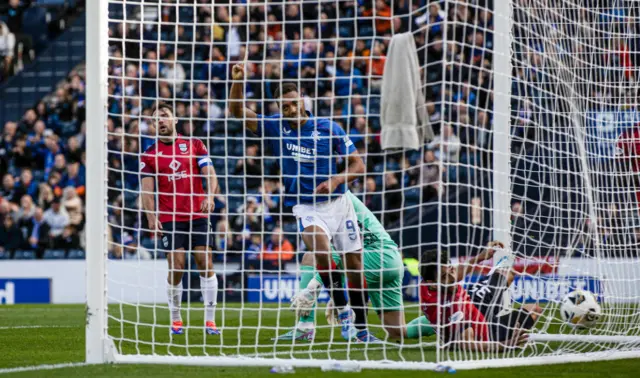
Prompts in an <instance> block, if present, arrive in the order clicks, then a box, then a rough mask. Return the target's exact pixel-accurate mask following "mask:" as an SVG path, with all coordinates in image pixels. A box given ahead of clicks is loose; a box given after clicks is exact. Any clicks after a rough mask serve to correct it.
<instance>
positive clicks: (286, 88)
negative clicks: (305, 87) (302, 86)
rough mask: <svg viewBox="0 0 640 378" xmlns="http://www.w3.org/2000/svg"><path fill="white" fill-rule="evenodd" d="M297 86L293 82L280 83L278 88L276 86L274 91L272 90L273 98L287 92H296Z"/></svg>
mask: <svg viewBox="0 0 640 378" xmlns="http://www.w3.org/2000/svg"><path fill="white" fill-rule="evenodd" d="M297 91H298V86H297V85H295V83H282V85H280V86H279V87H278V88H276V90H275V92H273V97H274V98H280V97H282V96H284V95H286V94H287V93H291V92H297Z"/></svg>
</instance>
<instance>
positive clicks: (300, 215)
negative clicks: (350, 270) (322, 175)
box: [293, 194, 362, 253]
mask: <svg viewBox="0 0 640 378" xmlns="http://www.w3.org/2000/svg"><path fill="white" fill-rule="evenodd" d="M293 215H295V216H296V218H297V220H298V228H299V230H300V232H302V231H303V230H304V229H305V228H307V227H309V226H318V227H320V228H321V229H323V230H324V232H325V233H326V234H327V236H328V237H329V240H330V241H331V242H332V243H333V247H334V248H335V249H336V251H338V252H342V253H349V252H356V251H360V250H362V240H361V238H360V227H358V218H357V217H356V212H355V209H354V208H353V203H352V202H351V201H350V200H349V198H347V196H346V195H345V194H343V195H341V196H340V197H338V198H337V199H335V200H333V201H326V202H320V203H317V204H315V205H313V204H312V205H306V204H301V205H296V206H294V207H293Z"/></svg>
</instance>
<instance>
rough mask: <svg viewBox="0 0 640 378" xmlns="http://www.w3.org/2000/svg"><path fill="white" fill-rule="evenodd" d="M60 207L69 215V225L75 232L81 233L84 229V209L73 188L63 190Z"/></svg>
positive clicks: (68, 187)
mask: <svg viewBox="0 0 640 378" xmlns="http://www.w3.org/2000/svg"><path fill="white" fill-rule="evenodd" d="M62 205H63V206H64V208H65V210H66V211H67V213H68V214H69V224H70V225H71V226H73V227H74V229H75V230H76V231H78V232H79V231H81V230H82V229H83V228H84V214H83V211H84V209H83V206H82V200H81V199H80V197H79V196H78V193H76V189H75V188H74V187H73V186H67V187H66V188H64V192H63V195H62Z"/></svg>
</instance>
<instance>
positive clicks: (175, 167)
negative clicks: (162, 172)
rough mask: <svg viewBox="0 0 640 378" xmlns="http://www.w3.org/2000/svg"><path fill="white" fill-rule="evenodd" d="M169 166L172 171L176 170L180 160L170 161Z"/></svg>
mask: <svg viewBox="0 0 640 378" xmlns="http://www.w3.org/2000/svg"><path fill="white" fill-rule="evenodd" d="M169 168H171V169H172V170H173V171H177V170H178V168H180V162H179V161H177V160H174V161H172V162H171V164H169Z"/></svg>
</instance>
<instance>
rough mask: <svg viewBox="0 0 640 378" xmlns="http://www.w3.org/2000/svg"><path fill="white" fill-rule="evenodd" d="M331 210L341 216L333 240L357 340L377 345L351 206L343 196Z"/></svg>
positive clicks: (360, 243)
mask: <svg viewBox="0 0 640 378" xmlns="http://www.w3.org/2000/svg"><path fill="white" fill-rule="evenodd" d="M332 207H333V208H332V209H329V212H330V213H331V214H343V217H342V219H341V220H340V221H339V223H338V224H337V228H336V231H335V234H334V235H333V238H334V246H335V248H336V250H337V251H338V252H342V253H343V255H344V265H345V268H346V269H347V278H348V292H349V304H350V305H351V308H352V310H353V312H354V314H355V328H356V331H357V333H356V339H357V340H358V341H360V342H379V341H380V340H378V339H377V338H376V337H374V336H373V335H371V334H370V333H369V331H368V330H367V305H368V303H369V294H368V292H367V286H366V282H365V279H364V263H363V261H362V255H363V253H362V239H361V237H360V228H359V227H358V218H357V216H356V213H355V209H354V207H353V202H351V201H350V200H349V199H348V198H347V196H346V195H343V196H342V197H341V198H340V199H339V200H337V201H335V202H334V203H333V204H332ZM327 216H328V214H327ZM343 336H345V335H343Z"/></svg>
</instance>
